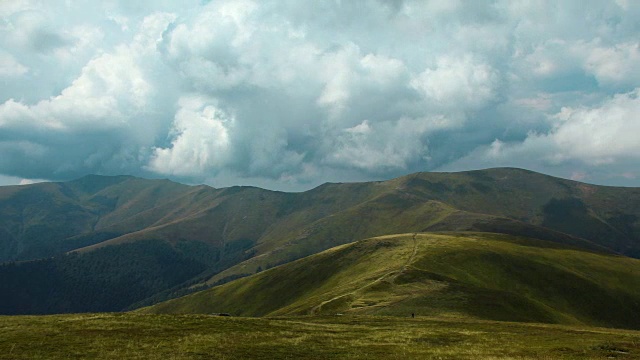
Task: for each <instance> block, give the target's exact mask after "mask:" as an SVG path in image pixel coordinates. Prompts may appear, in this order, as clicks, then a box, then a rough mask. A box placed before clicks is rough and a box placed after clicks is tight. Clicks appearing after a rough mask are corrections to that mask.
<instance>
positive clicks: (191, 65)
mask: <svg viewBox="0 0 640 360" xmlns="http://www.w3.org/2000/svg"><path fill="white" fill-rule="evenodd" d="M638 15H640V5H638V4H637V3H635V2H631V1H623V0H620V1H616V2H599V3H589V4H585V3H583V2H581V1H565V2H561V3H547V2H531V1H498V2H491V3H485V2H473V3H460V2H453V1H410V0H406V1H393V2H387V1H373V0H371V1H358V2H353V1H335V2H305V3H303V2H300V1H260V2H255V1H249V0H245V1H215V2H202V1H191V2H181V3H180V4H177V3H175V2H173V1H160V2H158V1H153V2H152V1H148V2H147V1H136V2H131V1H110V2H105V3H103V4H101V5H98V6H96V5H95V3H93V2H73V3H68V2H63V1H60V2H54V1H52V2H47V3H46V4H42V3H36V2H33V3H32V2H31V1H28V0H24V1H15V2H3V3H2V4H0V16H1V17H2V21H0V47H1V48H2V49H3V50H2V51H0V81H1V82H2V84H3V85H4V86H3V87H2V88H1V89H0V151H1V153H2V158H1V159H0V174H2V177H1V178H0V182H4V183H7V182H11V181H14V180H12V179H22V178H28V179H55V180H59V179H68V178H72V177H76V176H81V175H84V174H87V173H101V174H122V173H126V174H134V175H143V176H157V177H171V178H173V179H176V180H180V181H185V182H208V183H210V184H212V185H214V186H222V185H233V184H253V185H258V186H266V187H270V188H277V189H292V190H301V189H305V188H308V187H311V186H314V185H317V184H319V183H321V182H324V181H356V180H357V181H361V180H372V179H383V178H389V177H393V176H397V175H401V174H403V173H407V172H413V171H426V170H451V169H455V170H464V169H469V168H481V167H487V166H520V167H526V168H530V169H533V170H538V171H542V172H547V173H551V174H556V175H561V176H566V177H574V178H576V179H578V178H579V179H582V180H585V181H596V182H600V183H607V184H627V185H633V184H635V185H637V184H638V182H637V181H638V180H637V177H638V176H640V173H639V171H640V170H639V168H640V157H639V156H638V154H640V151H639V150H640V149H638V145H637V143H638V142H637V141H636V140H635V138H634V137H633V135H632V134H637V133H638V132H639V130H640V129H638V128H637V127H638V124H639V123H640V122H639V121H638V119H637V114H638V113H639V111H638V110H639V109H638V91H639V90H638V89H639V88H640V75H638V74H640V65H639V64H640V45H639V43H638V40H637V39H638V33H639V32H640V27H639V25H638V22H637V21H636V19H637V16H638Z"/></svg>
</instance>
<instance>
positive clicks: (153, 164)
mask: <svg viewBox="0 0 640 360" xmlns="http://www.w3.org/2000/svg"><path fill="white" fill-rule="evenodd" d="M179 106H180V109H179V110H178V112H177V113H176V118H175V121H174V123H173V129H172V137H173V139H172V141H171V146H170V147H167V148H159V147H157V148H155V149H154V151H153V155H152V157H151V160H150V162H149V166H148V168H149V169H150V170H152V171H155V172H158V173H161V174H168V175H179V176H198V175H201V174H203V173H208V172H209V173H210V172H214V173H215V171H217V170H219V169H220V168H221V167H222V166H224V165H225V163H226V162H227V161H228V159H229V156H230V154H229V153H230V151H231V149H230V140H229V129H230V127H232V126H233V118H232V117H230V116H228V115H227V114H225V113H224V112H223V111H221V110H220V109H218V108H217V107H216V106H215V102H214V101H212V100H209V99H205V98H201V97H185V98H182V99H180V101H179Z"/></svg>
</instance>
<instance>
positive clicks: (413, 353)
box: [0, 314, 640, 360]
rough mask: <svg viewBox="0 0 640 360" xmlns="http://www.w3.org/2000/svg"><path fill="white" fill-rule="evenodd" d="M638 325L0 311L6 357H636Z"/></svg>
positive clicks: (0, 344) (0, 347) (0, 345)
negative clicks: (627, 327)
mask: <svg viewBox="0 0 640 360" xmlns="http://www.w3.org/2000/svg"><path fill="white" fill-rule="evenodd" d="M639 357H640V332H636V331H630V330H615V329H603V328H591V327H567V326H559V325H541V324H523V323H508V322H489V321H473V320H468V319H439V318H421V317H418V318H416V319H411V318H398V317H381V316H375V317H374V316H333V317H296V318H233V317H230V318H228V317H218V316H207V315H139V314H83V315H53V316H10V317H0V359H16V360H17V359H68V358H79V359H83V358H84V359H343V358H348V359H602V358H619V359H632V358H639Z"/></svg>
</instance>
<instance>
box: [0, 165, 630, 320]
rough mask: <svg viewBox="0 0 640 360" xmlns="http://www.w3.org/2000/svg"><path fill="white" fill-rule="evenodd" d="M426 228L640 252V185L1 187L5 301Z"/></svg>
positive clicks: (142, 298)
mask: <svg viewBox="0 0 640 360" xmlns="http://www.w3.org/2000/svg"><path fill="white" fill-rule="evenodd" d="M426 231H481V232H495V233H504V234H511V235H516V236H526V237H531V238H537V239H542V240H547V241H551V242H555V243H559V244H567V245H572V246H578V247H581V248H584V249H590V250H594V251H602V252H612V253H619V254H624V255H627V256H631V257H640V188H620V187H605V186H596V185H589V184H584V183H579V182H575V181H570V180H564V179H559V178H554V177H550V176H546V175H542V174H538V173H534V172H531V171H526V170H521V169H510V168H500V169H488V170H479V171H469V172H460V173H417V174H411V175H407V176H404V177H400V178H397V179H392V180H388V181H380V182H368V183H347V184H324V185H322V186H319V187H317V188H315V189H312V190H309V191H306V192H302V193H284V192H275V191H268V190H263V189H259V188H254V187H231V188H224V189H215V188H211V187H209V186H202V185H201V186H187V185H182V184H177V183H174V182H171V181H168V180H146V179H140V178H134V177H130V176H117V177H105V176H95V175H92V176H87V177H84V178H81V179H78V180H74V181H70V182H63V183H42V184H33V185H26V186H9V187H0V262H5V265H2V266H0V284H2V283H4V284H11V288H10V289H11V290H10V291H9V292H8V293H9V295H8V296H6V297H4V298H3V299H0V313H52V312H77V311H119V310H123V309H125V308H131V307H136V306H142V305H149V304H152V303H155V302H158V301H162V300H166V299H167V298H171V297H175V296H178V295H182V294H185V293H188V292H190V291H194V290H197V289H201V288H202V287H209V286H212V285H215V284H220V283H224V282H227V281H229V280H232V279H236V278H239V277H243V276H247V275H251V274H254V273H256V272H260V271H262V270H265V269H269V268H271V267H274V266H276V265H279V264H284V263H287V262H290V261H292V260H296V259H300V258H303V257H305V256H308V255H312V254H315V253H318V252H320V251H323V250H326V249H329V248H332V247H334V246H337V245H342V244H347V243H351V242H353V241H357V240H360V239H364V238H369V237H375V236H382V235H390V234H397V233H408V232H426ZM116 258H117V259H118V261H114V260H113V259H116ZM169 265H170V266H169ZM165 268H167V269H171V270H170V271H165V272H163V271H161V270H160V269H165ZM149 269H153V270H149ZM174 275H175V276H174ZM35 278H38V279H40V280H39V281H32V279H35ZM38 283H42V284H44V285H38V286H39V287H38V286H36V284H38ZM125 285H126V287H128V288H134V289H136V290H135V291H132V290H129V291H123V290H122V288H123V287H125ZM8 286H9V285H5V287H7V289H9V288H8ZM43 286H44V288H46V289H48V290H46V291H44V290H42V287H43ZM114 294H119V295H117V296H116V295H114ZM16 304H22V305H21V306H19V307H16V306H17V305H16ZM84 304H91V306H89V307H87V306H85V305H84Z"/></svg>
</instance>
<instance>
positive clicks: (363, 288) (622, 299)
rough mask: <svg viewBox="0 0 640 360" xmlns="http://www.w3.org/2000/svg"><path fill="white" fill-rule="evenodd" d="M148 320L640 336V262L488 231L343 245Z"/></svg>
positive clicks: (168, 306)
mask: <svg viewBox="0 0 640 360" xmlns="http://www.w3.org/2000/svg"><path fill="white" fill-rule="evenodd" d="M137 311H138V312H141V313H174V314H179V313H194V314H197V313H200V314H211V313H223V312H224V313H231V314H233V315H237V316H291V315H320V314H323V315H333V314H336V313H345V314H351V315H385V316H388V315H392V316H407V314H411V313H414V312H415V313H418V314H420V315H429V316H438V317H452V318H460V317H462V318H468V319H484V320H501V321H521V322H543V323H556V324H567V325H580V324H582V325H591V326H608V327H619V328H631V329H639V328H640V318H638V316H637V314H638V313H640V260H637V259H631V258H626V257H622V256H615V255H610V254H602V253H596V252H591V251H586V250H582V249H578V248H572V247H567V246H563V245H559V244H556V243H551V242H545V241H539V240H533V239H527V238H522V237H514V236H509V235H502V234H489V233H437V234H436V233H424V234H404V235H392V236H383V237H378V238H373V239H369V240H363V241H359V242H355V243H352V244H347V245H343V246H339V247H336V248H333V249H330V250H328V251H325V252H322V253H319V254H316V255H313V256H310V257H307V258H304V259H301V260H298V261H295V262H292V263H289V264H285V265H282V266H279V267H276V268H273V269H270V270H267V271H264V272H261V273H258V274H255V275H253V276H249V277H246V278H242V279H238V280H235V281H232V282H230V283H227V284H224V285H221V286H217V287H214V288H212V289H209V290H205V291H201V292H198V293H194V294H191V295H188V296H185V297H182V298H178V299H174V300H170V301H167V302H164V303H160V304H157V305H154V306H152V307H149V308H142V309H139V310H137Z"/></svg>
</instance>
